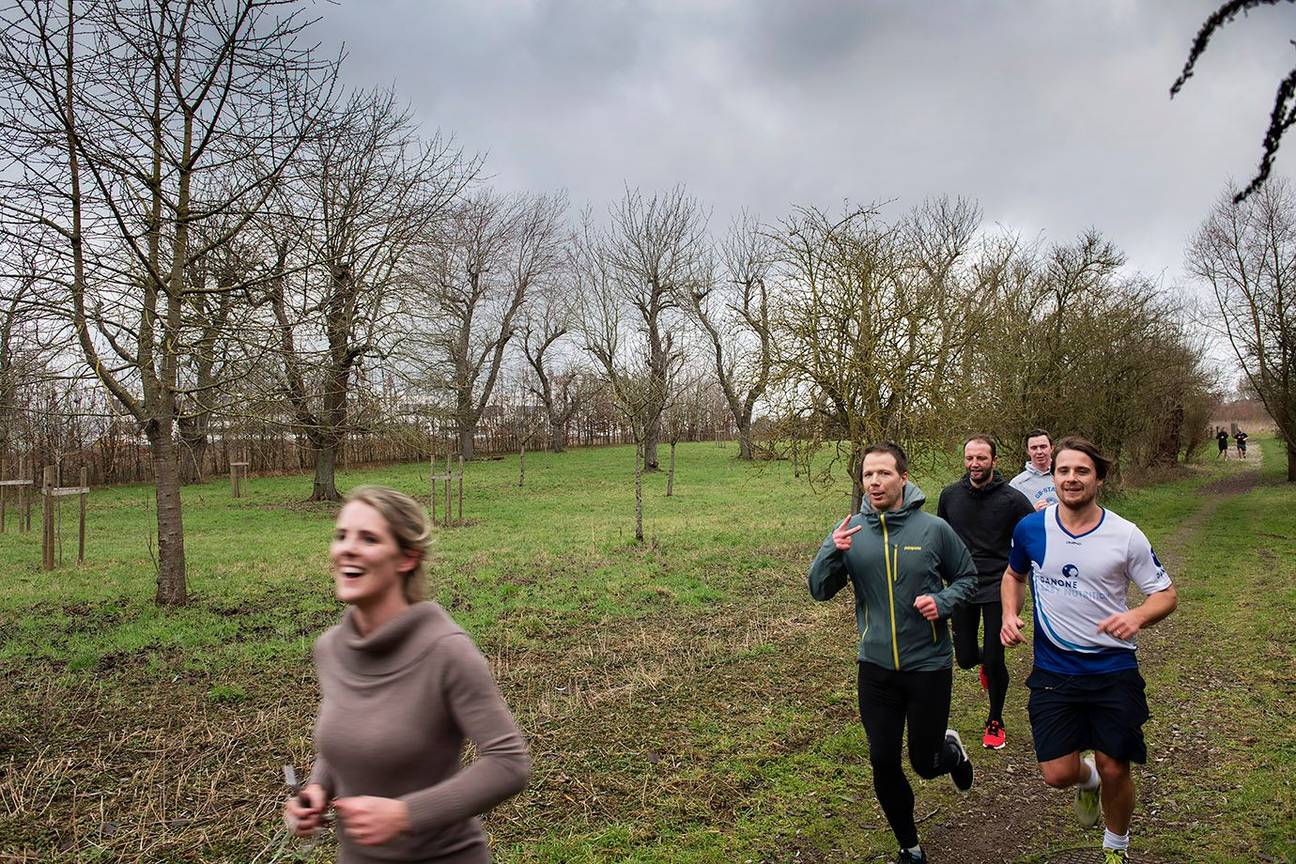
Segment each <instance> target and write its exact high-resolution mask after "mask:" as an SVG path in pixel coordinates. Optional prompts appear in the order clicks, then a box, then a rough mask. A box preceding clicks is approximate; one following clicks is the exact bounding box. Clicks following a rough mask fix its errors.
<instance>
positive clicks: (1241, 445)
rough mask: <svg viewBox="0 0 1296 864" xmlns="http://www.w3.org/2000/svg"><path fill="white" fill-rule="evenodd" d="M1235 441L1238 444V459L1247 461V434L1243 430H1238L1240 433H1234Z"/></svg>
mask: <svg viewBox="0 0 1296 864" xmlns="http://www.w3.org/2000/svg"><path fill="white" fill-rule="evenodd" d="M1233 440H1234V441H1236V442H1237V451H1238V458H1239V459H1245V458H1246V441H1247V434H1246V433H1245V432H1243V431H1242V430H1241V429H1238V431H1236V432H1234V433H1233Z"/></svg>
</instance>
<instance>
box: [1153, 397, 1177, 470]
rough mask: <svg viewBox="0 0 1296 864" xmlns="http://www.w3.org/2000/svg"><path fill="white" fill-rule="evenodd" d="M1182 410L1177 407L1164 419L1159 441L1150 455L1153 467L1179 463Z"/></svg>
mask: <svg viewBox="0 0 1296 864" xmlns="http://www.w3.org/2000/svg"><path fill="white" fill-rule="evenodd" d="M1183 422H1184V409H1183V406H1182V405H1177V406H1175V407H1174V409H1173V410H1171V411H1170V412H1169V413H1168V414H1167V415H1166V417H1165V420H1164V422H1163V424H1162V426H1161V436H1160V440H1158V441H1157V442H1156V452H1154V453H1153V454H1152V463H1153V464H1154V465H1174V464H1175V463H1176V462H1178V461H1179V437H1180V434H1181V433H1182V431H1183Z"/></svg>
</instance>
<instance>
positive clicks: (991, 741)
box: [981, 720, 1008, 750]
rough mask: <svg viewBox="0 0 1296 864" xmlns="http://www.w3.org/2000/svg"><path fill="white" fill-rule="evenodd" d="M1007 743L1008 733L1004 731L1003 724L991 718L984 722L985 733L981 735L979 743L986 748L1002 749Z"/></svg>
mask: <svg viewBox="0 0 1296 864" xmlns="http://www.w3.org/2000/svg"><path fill="white" fill-rule="evenodd" d="M1007 743H1008V733H1007V732H1005V731H1004V725H1003V724H1002V723H1000V722H999V721H998V720H991V721H990V722H989V723H987V724H986V728H985V734H984V735H982V736H981V744H982V745H984V747H985V748H986V749H987V750H1002V749H1003V748H1004V746H1005V745H1006V744H1007Z"/></svg>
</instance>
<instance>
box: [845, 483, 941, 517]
mask: <svg viewBox="0 0 1296 864" xmlns="http://www.w3.org/2000/svg"><path fill="white" fill-rule="evenodd" d="M926 502H927V496H926V495H924V494H923V491H922V490H921V489H919V488H918V484H917V483H914V482H912V481H910V482H908V483H906V484H905V485H904V497H903V498H901V499H900V508H899V509H898V510H888V511H887V519H888V520H892V519H894V520H899V519H903V518H904V517H905V516H908V515H909V514H910V513H913V512H915V511H917V510H921V509H922V506H923V504H925V503H926ZM860 513H861V514H862V515H863V516H864V517H865V518H867V519H868V520H869V522H871V523H873V524H877V522H878V511H877V510H875V509H874V508H873V504H872V502H870V501H869V499H868V495H865V496H864V498H863V499H862V500H861V502H860Z"/></svg>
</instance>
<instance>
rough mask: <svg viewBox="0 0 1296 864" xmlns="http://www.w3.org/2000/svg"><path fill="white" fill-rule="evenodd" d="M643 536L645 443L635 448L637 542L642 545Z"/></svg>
mask: <svg viewBox="0 0 1296 864" xmlns="http://www.w3.org/2000/svg"><path fill="white" fill-rule="evenodd" d="M643 539H644V536H643V443H642V442H640V444H639V446H638V447H636V448H635V540H636V541H638V542H639V543H642V542H643Z"/></svg>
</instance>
